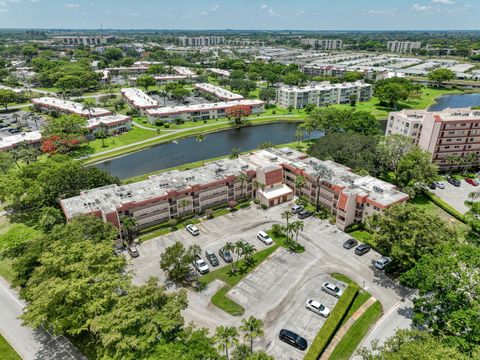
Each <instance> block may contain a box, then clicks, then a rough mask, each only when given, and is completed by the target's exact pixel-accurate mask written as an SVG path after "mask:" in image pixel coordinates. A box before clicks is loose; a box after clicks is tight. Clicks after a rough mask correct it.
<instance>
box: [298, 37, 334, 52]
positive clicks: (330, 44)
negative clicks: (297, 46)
mask: <svg viewBox="0 0 480 360" xmlns="http://www.w3.org/2000/svg"><path fill="white" fill-rule="evenodd" d="M301 43H302V44H304V45H310V46H311V47H312V48H313V49H316V50H318V49H322V50H340V49H341V48H342V47H343V41H342V40H340V39H302V40H301Z"/></svg>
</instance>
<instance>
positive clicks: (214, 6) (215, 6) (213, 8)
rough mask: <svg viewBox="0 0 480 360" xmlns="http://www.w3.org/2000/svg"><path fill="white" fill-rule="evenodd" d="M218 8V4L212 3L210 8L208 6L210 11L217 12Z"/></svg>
mask: <svg viewBox="0 0 480 360" xmlns="http://www.w3.org/2000/svg"><path fill="white" fill-rule="evenodd" d="M219 10H220V6H219V5H218V4H215V5H213V7H212V8H210V10H209V11H210V12H218V11H219Z"/></svg>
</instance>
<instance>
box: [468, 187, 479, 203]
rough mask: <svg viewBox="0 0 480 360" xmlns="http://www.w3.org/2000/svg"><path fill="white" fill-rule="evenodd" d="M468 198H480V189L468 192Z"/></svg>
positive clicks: (473, 199)
mask: <svg viewBox="0 0 480 360" xmlns="http://www.w3.org/2000/svg"><path fill="white" fill-rule="evenodd" d="M468 198H469V199H471V200H472V201H476V200H478V199H480V190H477V191H472V192H471V193H470V194H468Z"/></svg>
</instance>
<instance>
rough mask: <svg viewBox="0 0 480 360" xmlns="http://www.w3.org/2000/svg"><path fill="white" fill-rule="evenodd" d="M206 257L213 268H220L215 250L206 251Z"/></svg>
mask: <svg viewBox="0 0 480 360" xmlns="http://www.w3.org/2000/svg"><path fill="white" fill-rule="evenodd" d="M205 257H206V258H207V260H208V262H209V263H210V264H212V266H218V265H219V264H220V263H219V262H218V258H217V255H215V253H214V252H213V250H205Z"/></svg>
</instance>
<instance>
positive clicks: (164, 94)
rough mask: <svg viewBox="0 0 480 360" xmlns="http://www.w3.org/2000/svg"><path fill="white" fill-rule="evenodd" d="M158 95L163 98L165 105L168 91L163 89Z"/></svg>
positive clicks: (164, 104) (165, 104)
mask: <svg viewBox="0 0 480 360" xmlns="http://www.w3.org/2000/svg"><path fill="white" fill-rule="evenodd" d="M160 96H161V97H162V98H163V106H167V97H168V92H166V91H165V90H161V91H160Z"/></svg>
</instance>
